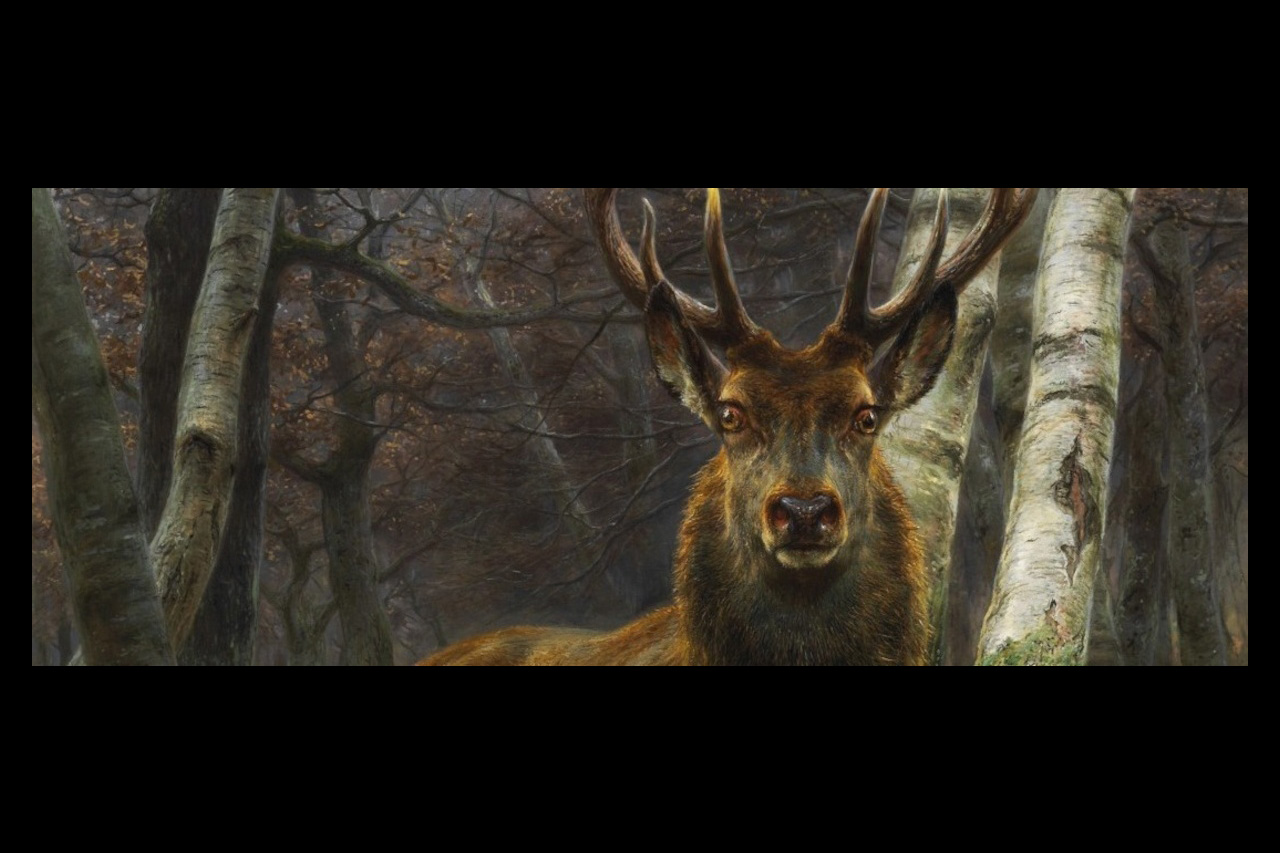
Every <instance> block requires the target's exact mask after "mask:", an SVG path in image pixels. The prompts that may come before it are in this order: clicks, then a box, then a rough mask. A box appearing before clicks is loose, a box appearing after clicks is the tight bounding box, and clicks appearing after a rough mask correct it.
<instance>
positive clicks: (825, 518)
mask: <svg viewBox="0 0 1280 853" xmlns="http://www.w3.org/2000/svg"><path fill="white" fill-rule="evenodd" d="M769 518H770V520H771V521H772V522H773V525H774V526H775V527H777V528H778V529H779V530H782V529H784V528H785V529H788V530H790V531H791V532H792V533H797V534H804V533H820V532H821V529H822V527H824V526H829V525H832V524H835V523H836V522H837V521H839V520H840V505H839V504H838V503H837V502H836V501H835V499H834V498H832V497H831V496H830V495H817V496H815V497H812V498H809V499H807V500H806V499H805V498H796V497H790V496H787V497H782V498H778V500H777V502H776V503H774V505H773V508H772V510H770V513H769Z"/></svg>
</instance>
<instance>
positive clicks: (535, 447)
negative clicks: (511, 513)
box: [468, 277, 592, 570]
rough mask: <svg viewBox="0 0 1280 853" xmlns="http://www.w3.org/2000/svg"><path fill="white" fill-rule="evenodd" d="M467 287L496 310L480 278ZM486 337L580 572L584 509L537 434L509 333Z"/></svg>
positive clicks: (533, 393)
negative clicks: (514, 400)
mask: <svg viewBox="0 0 1280 853" xmlns="http://www.w3.org/2000/svg"><path fill="white" fill-rule="evenodd" d="M468 286H469V287H470V289H471V291H472V294H473V296H474V297H475V299H476V300H477V301H478V302H479V303H480V304H481V305H483V306H484V307H485V308H489V309H493V308H495V307H497V306H496V304H495V303H494V301H493V297H492V296H491V295H490V293H489V288H488V287H487V286H486V285H485V283H484V282H483V281H482V280H481V279H479V278H478V277H477V278H472V279H471V280H470V281H469V282H468ZM488 334H489V341H490V342H491V343H492V344H493V349H494V353H495V354H496V355H497V356H498V366H499V368H500V369H501V370H502V376H503V378H504V379H505V380H506V381H507V385H508V386H509V387H510V388H511V390H512V393H513V394H514V395H515V398H516V400H517V401H518V402H519V403H520V408H519V410H518V411H519V414H518V415H517V417H516V419H515V425H516V426H517V427H518V428H519V429H520V431H521V432H522V433H524V434H525V436H526V439H525V441H524V446H525V447H526V448H528V452H529V456H530V457H531V459H532V461H533V463H534V465H535V466H536V468H537V474H536V480H537V482H540V483H543V484H545V487H546V490H547V491H548V492H549V493H550V498H551V503H552V505H553V506H554V508H555V511H556V517H557V524H556V526H560V524H561V522H562V523H563V528H564V530H566V531H567V532H568V534H569V536H570V539H571V540H572V542H573V549H574V552H575V553H576V554H577V556H578V562H579V563H580V567H578V570H580V569H581V567H585V566H586V565H587V564H588V563H589V562H590V559H591V556H590V549H589V548H588V547H587V543H588V542H589V541H590V539H591V538H592V529H591V522H590V519H589V518H588V515H587V509H586V507H585V506H583V503H582V499H581V498H580V496H579V495H578V489H577V487H576V486H574V484H573V480H572V479H571V478H570V477H569V472H568V471H567V470H566V469H565V465H564V459H563V458H562V457H561V456H560V449H559V448H558V447H556V442H555V439H553V438H551V436H548V435H542V434H540V433H545V432H547V430H548V427H547V422H546V412H544V411H543V408H542V405H541V403H540V401H539V399H538V389H537V388H535V387H534V384H533V377H531V376H530V375H529V371H527V370H526V369H525V366H524V360H523V359H521V358H520V352H519V350H517V349H516V346H515V343H514V342H513V341H512V340H511V332H510V331H509V330H508V329H504V328H493V329H489V330H488Z"/></svg>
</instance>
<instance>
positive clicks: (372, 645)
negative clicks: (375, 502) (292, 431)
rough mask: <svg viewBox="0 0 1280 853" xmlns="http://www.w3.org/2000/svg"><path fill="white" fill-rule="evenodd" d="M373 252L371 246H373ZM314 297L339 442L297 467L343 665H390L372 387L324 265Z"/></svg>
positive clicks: (309, 200) (299, 196) (295, 194)
mask: <svg viewBox="0 0 1280 853" xmlns="http://www.w3.org/2000/svg"><path fill="white" fill-rule="evenodd" d="M290 197H291V198H292V199H293V201H294V203H295V204H296V205H298V206H299V207H300V208H305V207H308V206H311V205H313V204H314V203H315V198H314V195H313V194H312V193H311V192H310V191H309V190H295V191H291V192H290ZM299 227H300V228H301V229H302V233H303V235H304V236H307V237H316V236H317V235H318V231H317V230H316V229H315V227H314V226H312V225H311V224H310V222H309V220H308V219H307V216H306V215H304V216H302V217H301V219H300V222H299ZM374 251H375V254H376V246H375V249H374ZM312 272H313V276H314V280H313V282H312V299H313V302H314V303H315V306H316V311H317V313H318V314H319V315H320V325H321V327H322V329H323V330H324V338H325V357H326V359H327V360H328V363H329V379H330V381H332V382H333V385H334V389H335V390H334V392H333V403H334V408H335V409H336V411H337V413H338V414H337V416H336V419H335V424H334V430H335V432H336V434H337V443H336V446H335V447H334V450H333V452H332V453H331V454H330V456H329V458H328V459H326V460H325V461H324V462H323V463H321V464H320V466H319V467H318V468H317V469H315V470H312V471H309V472H306V473H303V472H301V471H299V473H303V476H306V477H307V478H308V479H310V480H312V481H313V482H315V483H316V484H317V485H319V487H320V495H321V497H320V502H321V519H322V521H323V524H324V541H325V552H326V554H327V555H328V558H329V585H330V587H331V588H332V590H333V596H334V602H335V604H336V605H337V608H338V620H339V622H340V623H341V624H342V636H343V645H342V654H341V656H340V662H341V663H342V664H344V665H349V666H391V665H392V663H393V662H394V660H393V648H392V638H391V625H390V623H389V622H388V620H387V614H386V611H385V610H384V609H383V606H382V601H381V600H380V599H379V596H378V575H379V574H380V572H379V566H378V558H377V553H376V551H375V549H374V540H373V525H372V520H371V518H370V513H369V470H370V468H371V467H372V466H373V456H374V453H375V452H376V451H377V449H378V442H379V441H380V440H381V438H382V436H381V431H380V430H379V429H378V428H377V427H376V426H375V422H376V420H377V389H376V388H375V387H374V385H373V382H372V381H371V379H370V376H369V368H368V365H367V364H366V363H365V358H364V353H363V352H362V349H361V346H360V342H359V341H358V340H357V338H356V332H355V328H354V324H353V322H352V320H351V317H350V314H349V312H348V308H347V305H346V300H345V299H342V298H335V299H331V298H329V296H328V294H326V293H325V290H326V288H327V287H328V285H329V283H330V274H329V273H328V271H326V270H323V269H318V268H315V267H313V269H312Z"/></svg>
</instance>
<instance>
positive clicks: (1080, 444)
mask: <svg viewBox="0 0 1280 853" xmlns="http://www.w3.org/2000/svg"><path fill="white" fill-rule="evenodd" d="M1132 204H1133V189H1132V188H1118V189H1116V188H1064V189H1062V191H1061V192H1060V193H1059V194H1058V197H1057V198H1056V199H1055V200H1054V203H1053V207H1052V209H1051V210H1050V213H1049V221H1048V224H1047V225H1046V228H1045V237H1044V250H1043V252H1042V254H1041V264H1040V274H1039V276H1038V277H1037V280H1036V301H1035V312H1034V325H1033V329H1034V332H1033V335H1034V337H1033V341H1034V343H1033V345H1032V352H1033V359H1032V363H1031V376H1030V383H1029V385H1028V391H1027V410H1026V416H1025V418H1024V421H1023V426H1022V438H1021V440H1020V441H1019V445H1018V449H1017V460H1018V463H1017V468H1016V471H1015V475H1014V482H1013V494H1012V496H1011V499H1010V502H1009V521H1008V526H1007V528H1006V532H1005V540H1004V552H1003V554H1002V555H1001V559H1000V566H999V569H998V570H997V573H996V585H995V591H994V593H993V595H992V602H991V608H990V610H989V611H988V612H987V618H986V622H985V623H984V624H983V629H982V637H981V639H980V640H979V644H978V653H979V655H980V662H981V663H982V664H984V665H1008V664H1027V665H1044V664H1082V663H1084V660H1085V646H1086V639H1087V635H1088V627H1089V624H1088V623H1089V616H1090V609H1091V605H1092V602H1093V579H1094V573H1095V571H1096V569H1097V565H1098V561H1099V559H1100V554H1101V545H1102V531H1103V521H1104V513H1105V505H1106V495H1107V476H1108V469H1109V467H1110V460H1111V446H1112V439H1113V435H1114V428H1115V414H1116V387H1117V385H1118V383H1119V375H1120V285H1121V280H1122V278H1123V273H1124V248H1125V242H1126V238H1127V235H1128V229H1129V215H1130V210H1131V207H1132Z"/></svg>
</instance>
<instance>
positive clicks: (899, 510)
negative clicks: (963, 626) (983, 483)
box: [424, 188, 1035, 665]
mask: <svg viewBox="0 0 1280 853" xmlns="http://www.w3.org/2000/svg"><path fill="white" fill-rule="evenodd" d="M617 192H618V191H617V190H616V189H608V188H600V189H588V190H586V191H585V194H586V202H587V207H588V211H589V214H590V218H591V222H592V225H593V227H594V229H595V233H596V237H597V240H598V242H599V243H600V246H601V248H602V250H603V252H604V257H605V262H606V264H607V265H608V268H609V272H610V274H611V275H612V277H613V278H614V280H615V282H616V283H617V285H618V286H619V287H620V288H621V290H622V291H623V292H624V293H625V294H626V295H627V297H628V299H630V301H631V302H633V303H635V304H636V305H638V306H640V307H641V308H643V310H644V313H645V323H646V331H647V334H648V339H649V349H650V352H651V354H652V356H653V361H654V364H655V366H656V367H657V373H658V376H659V378H660V379H661V380H662V382H663V384H664V385H666V386H667V388H668V389H670V391H671V393H672V394H674V395H675V396H676V397H677V398H679V400H680V401H681V402H682V403H684V405H685V406H687V407H688V408H689V409H691V410H692V411H693V412H694V413H695V414H696V415H698V417H700V418H701V419H702V420H703V421H704V422H705V423H706V424H707V426H708V427H709V428H710V429H711V430H712V431H714V432H715V433H716V434H717V435H718V436H719V437H720V440H721V442H722V446H721V448H720V452H719V454H718V455H717V456H716V457H715V458H714V459H712V460H711V462H709V463H708V464H707V466H706V467H705V468H704V469H703V470H702V472H701V473H700V474H699V475H698V478H697V482H696V484H695V485H694V489H693V494H692V496H691V497H690V499H689V503H688V507H687V509H686V512H685V519H684V524H683V526H682V528H681V530H680V538H679V543H678V545H677V547H676V556H675V600H674V603H673V604H670V605H668V606H666V607H664V608H662V609H659V610H657V611H655V612H652V613H649V614H648V615H645V616H642V617H640V618H639V619H637V620H636V621H634V622H632V623H631V624H629V625H626V626H624V627H622V628H619V629H618V630H616V631H613V632H609V633H597V632H592V631H583V630H574V629H564V628H524V627H521V628H508V629H505V630H501V631H497V632H494V633H491V634H486V635H483V636H480V637H476V638H473V639H470V640H466V641H464V642H461V643H459V644H457V645H454V646H451V647H449V648H447V649H444V650H443V651H441V652H438V653H436V654H435V655H433V656H432V657H430V658H427V659H426V660H425V661H424V663H426V664H431V665H448V664H559V665H570V664H601V665H605V664H923V663H927V649H928V631H929V628H928V624H927V623H928V617H927V607H926V595H927V579H926V577H925V568H924V563H923V559H922V556H921V547H920V543H919V540H918V536H917V533H916V526H915V523H914V522H913V520H912V518H911V514H910V512H909V510H908V508H907V505H906V501H905V499H904V498H903V496H902V492H901V491H900V490H899V489H898V486H897V485H896V484H895V483H894V480H893V476H892V474H891V473H890V471H889V468H888V467H887V465H886V464H885V461H884V459H883V458H882V457H881V454H880V451H879V449H878V448H877V446H876V437H877V436H878V435H879V433H880V432H881V431H882V430H883V428H884V425H885V423H886V422H887V421H888V420H889V418H890V417H891V416H892V415H893V414H894V413H895V412H898V411H901V410H903V409H905V408H907V407H909V406H911V405H912V404H914V403H915V402H916V401H917V400H919V399H920V397H921V396H922V395H924V394H925V392H927V391H928V390H929V389H930V388H931V387H933V383H934V380H935V379H936V378H937V375H938V372H939V371H940V370H941V368H942V364H943V362H944V361H945V360H946V357H947V354H948V352H949V351H950V348H951V339H952V335H953V332H954V329H955V318H956V298H957V296H958V294H959V293H960V291H961V290H962V289H963V288H964V286H965V284H967V283H968V281H969V280H970V279H971V278H972V277H973V275H974V274H975V273H977V272H978V271H979V270H980V269H981V268H982V267H983V266H984V265H985V264H986V263H987V261H988V260H989V259H990V258H991V257H992V256H993V255H994V254H995V253H996V252H998V251H999V250H1000V247H1001V246H1002V245H1003V244H1004V242H1005V241H1006V240H1007V239H1008V237H1009V236H1010V235H1011V234H1012V233H1013V231H1014V230H1015V229H1016V228H1017V226H1018V225H1019V224H1020V223H1021V222H1022V220H1023V219H1024V218H1025V216H1026V213H1027V212H1028V211H1029V209H1030V206H1031V202H1032V201H1033V200H1034V194H1035V193H1034V190H1016V189H996V190H994V191H993V192H992V194H991V197H990V200H989V201H988V203H987V206H986V208H985V209H984V211H983V213H982V216H981V218H980V220H979V222H978V225H977V226H976V227H975V228H974V230H973V232H972V233H970V234H969V235H968V237H967V238H966V239H965V240H964V241H963V242H962V243H961V244H960V246H959V248H958V249H957V250H956V253H955V255H954V256H953V257H952V258H950V259H949V260H948V261H947V262H946V263H940V261H941V258H942V247H943V243H944V241H945V236H946V232H947V203H946V195H945V191H944V193H943V195H942V198H941V200H940V202H939V205H938V211H937V216H936V218H935V220H934V226H933V233H932V235H931V237H930V242H929V245H928V249H927V250H926V253H925V258H924V260H923V261H922V262H921V264H920V269H919V272H917V273H916V275H915V277H914V279H913V281H912V282H911V284H910V286H908V287H907V288H906V289H905V290H903V291H901V292H900V293H899V294H898V295H897V296H895V297H893V298H892V299H891V300H890V301H889V302H888V303H886V304H885V305H883V306H881V307H879V308H875V307H871V306H869V305H868V304H867V292H868V286H869V283H870V278H871V267H872V257H873V254H874V250H875V243H876V236H877V232H878V231H879V223H880V219H881V214H882V213H883V211H884V206H885V200H886V199H887V197H888V190H887V189H877V190H875V191H874V192H873V193H872V195H871V199H870V201H869V203H868V205H867V209H866V212H865V213H864V214H863V217H862V223H861V225H860V227H859V230H858V236H857V241H856V245H855V249H854V254H853V260H852V263H851V266H850V269H849V274H848V279H847V285H846V288H845V294H844V300H843V303H842V304H841V306H840V313H839V315H838V316H837V317H836V320H835V322H834V323H832V324H831V326H830V327H828V328H827V330H826V331H825V332H823V334H822V336H821V338H820V339H819V340H818V342H817V343H815V344H813V345H812V346H810V347H808V348H807V349H803V350H799V351H793V350H788V349H785V348H783V347H782V346H781V345H780V344H779V343H778V342H777V341H776V340H775V339H774V337H773V335H771V334H770V333H769V332H768V331H766V330H764V329H762V328H760V327H759V326H757V325H756V324H755V323H754V322H752V320H751V318H750V317H748V316H747V312H746V310H745V309H744V308H743V305H742V300H741V299H740V298H739V295H738V288H737V285H736V284H735V283H734V277H733V269H732V267H731V265H730V263H729V256H728V253H727V251H726V249H725V241H724V233H723V229H722V224H721V213H720V198H719V194H718V191H717V190H714V189H713V190H711V191H710V193H709V196H708V199H707V214H706V243H707V253H708V255H709V257H710V268H711V281H712V285H713V288H714V291H715V298H716V307H715V308H714V309H711V308H708V307H707V306H705V305H703V304H701V303H700V302H698V301H696V300H694V299H692V298H691V297H689V296H688V295H686V294H684V293H681V292H680V291H678V290H676V289H675V288H674V287H672V286H671V284H670V283H669V282H668V281H667V279H666V277H665V276H664V275H663V273H662V270H661V268H660V267H659V266H658V259H657V252H656V251H655V246H654V233H655V230H656V229H655V225H654V217H653V210H652V208H650V207H649V206H648V204H647V203H646V205H645V225H644V233H643V235H642V237H641V243H642V258H637V257H636V255H635V253H634V252H633V251H632V249H631V247H630V245H628V243H627V241H626V238H625V237H624V236H623V234H622V227H621V224H620V223H619V221H618V215H617V210H616V199H617ZM712 346H714V347H718V348H720V349H722V350H723V352H724V355H725V360H726V362H727V363H726V364H722V363H721V362H720V360H719V359H717V358H716V356H715V355H713V354H712V352H711V350H710V347H712ZM880 350H883V351H882V353H881V355H880V358H879V359H875V355H876V353H877V351H880Z"/></svg>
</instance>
